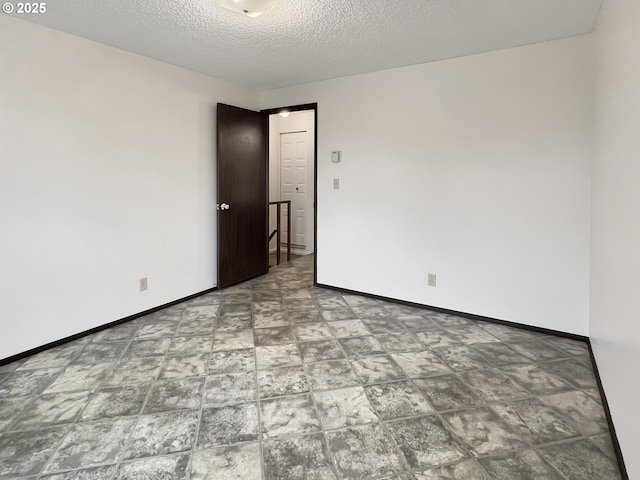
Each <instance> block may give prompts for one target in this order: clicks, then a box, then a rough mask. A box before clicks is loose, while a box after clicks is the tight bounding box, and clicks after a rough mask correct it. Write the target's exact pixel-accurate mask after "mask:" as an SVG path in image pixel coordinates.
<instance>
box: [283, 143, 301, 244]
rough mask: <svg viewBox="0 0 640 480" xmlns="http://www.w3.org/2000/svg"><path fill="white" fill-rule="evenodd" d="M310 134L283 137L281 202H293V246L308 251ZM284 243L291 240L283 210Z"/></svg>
mask: <svg viewBox="0 0 640 480" xmlns="http://www.w3.org/2000/svg"><path fill="white" fill-rule="evenodd" d="M307 138H308V135H307V132H306V131H304V132H292V133H281V134H280V169H281V170H280V199H281V200H291V244H292V245H294V246H295V247H297V248H303V249H304V248H306V245H307V235H308V233H307V232H306V231H305V229H306V228H305V225H306V216H307V212H306V207H307V151H308V149H307ZM282 212H283V216H282V220H283V221H282V225H281V229H282V233H283V236H282V241H283V242H285V241H286V238H287V215H289V212H287V209H286V208H283V210H282Z"/></svg>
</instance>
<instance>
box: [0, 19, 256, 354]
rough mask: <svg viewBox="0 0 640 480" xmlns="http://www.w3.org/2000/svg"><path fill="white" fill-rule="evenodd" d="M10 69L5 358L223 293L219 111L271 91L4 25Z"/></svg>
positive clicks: (4, 108)
mask: <svg viewBox="0 0 640 480" xmlns="http://www.w3.org/2000/svg"><path fill="white" fill-rule="evenodd" d="M0 72H1V74H0V295H1V297H2V300H1V301H0V332H1V333H0V359H1V358H6V357H8V356H11V355H13V354H16V353H19V352H23V351H25V350H28V349H30V348H34V347H36V346H40V345H43V344H46V343H48V342H51V341H54V340H58V339H60V338H63V337H65V336H68V335H72V334H75V333H78V332H81V331H83V330H87V329H89V328H92V327H95V326H98V325H101V324H104V323H107V322H110V321H113V320H116V319H118V318H121V317H124V316H127V315H131V314H134V313H137V312H140V311H143V310H146V309H148V308H151V307H154V306H157V305H161V304H163V303H166V302H169V301H172V300H175V299H178V298H181V297H183V296H185V295H189V294H192V293H195V292H198V291H202V290H204V289H207V288H210V287H212V286H214V285H215V283H216V270H217V267H216V254H215V252H216V243H215V225H216V224H215V215H216V213H215V208H214V206H215V192H214V185H215V176H214V173H215V172H214V153H215V148H214V146H215V144H214V142H215V104H216V102H218V101H222V102H225V103H231V104H235V105H238V106H244V107H249V108H256V107H257V106H258V94H257V92H254V91H251V90H248V89H245V88H242V87H238V86H235V85H232V84H229V83H226V82H222V81H218V80H215V79H212V78H210V77H207V76H204V75H200V74H196V73H193V72H190V71H187V70H184V69H180V68H176V67H173V66H169V65H167V64H163V63H160V62H157V61H153V60H150V59H147V58H144V57H140V56H137V55H133V54H130V53H126V52H123V51H121V50H117V49H114V48H111V47H107V46H104V45H100V44H97V43H93V42H91V41H87V40H84V39H80V38H78V37H73V36H70V35H67V34H64V33H61V32H57V31H54V30H50V29H47V28H44V27H41V26H37V25H35V24H32V23H27V22H23V21H21V20H17V19H14V18H9V17H6V16H1V15H0ZM143 276H148V277H149V290H148V291H146V292H144V293H140V292H139V291H138V280H139V278H141V277H143Z"/></svg>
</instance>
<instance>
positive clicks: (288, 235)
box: [269, 200, 291, 265]
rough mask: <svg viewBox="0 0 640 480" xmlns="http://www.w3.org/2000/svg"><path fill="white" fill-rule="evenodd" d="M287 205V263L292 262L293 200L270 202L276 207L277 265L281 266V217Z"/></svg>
mask: <svg viewBox="0 0 640 480" xmlns="http://www.w3.org/2000/svg"><path fill="white" fill-rule="evenodd" d="M283 203H286V204H287V262H289V261H291V200H281V201H278V202H269V205H276V243H277V247H276V264H277V265H280V245H281V244H280V216H281V213H282V211H281V207H282V204H283Z"/></svg>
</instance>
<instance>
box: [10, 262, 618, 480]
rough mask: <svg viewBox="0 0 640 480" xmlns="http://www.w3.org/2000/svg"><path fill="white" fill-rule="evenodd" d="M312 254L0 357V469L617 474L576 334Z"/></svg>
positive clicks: (528, 476)
mask: <svg viewBox="0 0 640 480" xmlns="http://www.w3.org/2000/svg"><path fill="white" fill-rule="evenodd" d="M312 261H313V259H312V257H302V258H300V259H297V260H295V261H294V262H292V263H288V264H283V265H281V266H279V267H276V268H273V269H272V270H271V272H270V273H269V274H268V275H266V276H263V277H260V278H257V279H255V280H252V281H249V282H246V283H243V284H241V285H238V286H235V287H232V288H228V289H226V290H224V291H221V292H214V293H211V294H207V295H203V296H201V297H199V298H196V299H193V300H190V301H188V302H185V303H182V304H180V305H177V306H173V307H171V308H167V309H165V310H162V311H159V312H156V313H153V314H151V315H147V316H145V317H142V318H139V319H137V320H135V321H132V322H129V323H126V324H123V325H120V326H117V327H113V328H111V329H108V330H104V331H102V332H100V333H97V334H95V335H93V336H91V337H86V338H83V339H81V340H78V341H75V342H72V343H68V344H66V345H64V346H62V347H59V348H55V349H52V350H48V351H46V352H43V353H40V354H38V355H34V356H32V357H30V358H27V359H24V360H22V361H19V362H15V363H13V364H10V365H6V366H3V367H0V479H7V478H11V479H27V478H28V479H48V480H67V479H80V480H108V479H137V480H143V479H150V480H151V479H154V480H181V479H191V480H203V479H215V480H230V479H238V480H276V479H278V480H298V479H313V480H325V479H326V480H329V479H397V480H409V479H414V480H426V479H429V480H445V479H448V480H490V479H493V480H543V479H550V480H579V479H580V480H615V479H618V478H620V474H619V471H618V466H617V464H616V460H615V455H614V453H613V449H612V445H611V439H610V436H609V431H608V428H607V422H606V419H605V415H604V411H603V408H602V404H601V399H600V396H599V394H598V390H597V385H596V379H595V377H594V374H593V372H592V369H591V364H590V359H589V353H588V350H587V347H586V345H584V344H583V343H580V342H575V341H571V340H566V339H563V338H558V337H550V336H546V335H542V334H538V333H531V332H528V331H524V330H520V329H513V328H508V327H504V326H500V325H494V324H489V323H482V322H474V321H470V320H466V319H463V318H459V317H456V316H451V315H445V314H441V313H434V312H431V311H428V310H423V309H417V308H409V307H405V306H401V305H397V304H393V303H386V302H382V301H377V300H372V299H369V298H364V297H360V296H354V295H342V294H339V293H336V292H334V291H331V290H326V289H322V288H317V287H313V286H312V280H311V278H312V270H313V264H312Z"/></svg>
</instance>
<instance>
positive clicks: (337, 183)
mask: <svg viewBox="0 0 640 480" xmlns="http://www.w3.org/2000/svg"><path fill="white" fill-rule="evenodd" d="M333 189H334V190H340V179H339V178H334V179H333Z"/></svg>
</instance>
